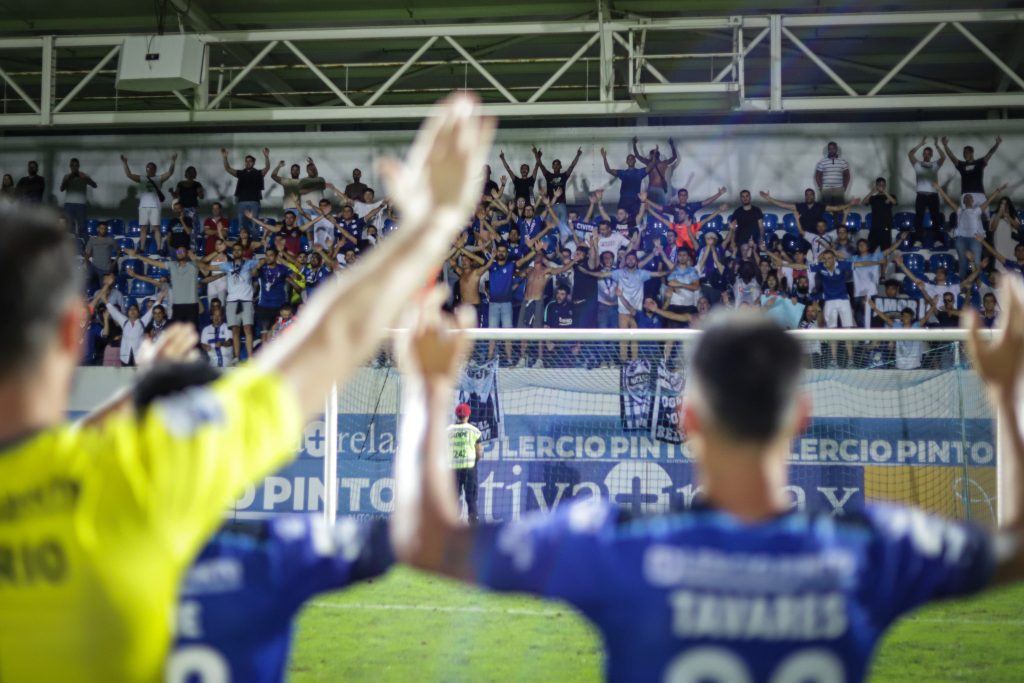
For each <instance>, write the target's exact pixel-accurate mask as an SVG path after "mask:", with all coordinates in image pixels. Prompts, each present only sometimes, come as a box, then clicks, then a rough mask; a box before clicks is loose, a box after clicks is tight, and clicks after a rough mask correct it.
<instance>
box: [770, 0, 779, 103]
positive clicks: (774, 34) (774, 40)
mask: <svg viewBox="0 0 1024 683" xmlns="http://www.w3.org/2000/svg"><path fill="white" fill-rule="evenodd" d="M768 30H769V31H770V32H771V69H772V70H771V95H770V100H771V103H770V104H769V107H768V108H769V110H771V111H782V15H781V14H773V15H771V16H770V17H768Z"/></svg>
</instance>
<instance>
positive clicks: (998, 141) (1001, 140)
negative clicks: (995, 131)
mask: <svg viewBox="0 0 1024 683" xmlns="http://www.w3.org/2000/svg"><path fill="white" fill-rule="evenodd" d="M1002 142H1003V136H1002V135H997V136H996V144H997V145H999V144H1002Z"/></svg>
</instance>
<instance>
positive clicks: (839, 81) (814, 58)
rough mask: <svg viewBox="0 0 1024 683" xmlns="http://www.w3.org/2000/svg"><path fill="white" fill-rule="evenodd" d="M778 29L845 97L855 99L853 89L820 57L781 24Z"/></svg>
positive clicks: (855, 94) (855, 93)
mask: <svg viewBox="0 0 1024 683" xmlns="http://www.w3.org/2000/svg"><path fill="white" fill-rule="evenodd" d="M780 27H781V28H782V32H783V33H784V34H786V37H787V38H789V39H790V40H791V41H793V44H794V45H796V46H797V47H798V48H800V51H801V52H803V53H804V54H805V55H807V58H808V59H810V60H811V61H812V62H814V64H815V65H816V66H817V67H818V68H819V69H821V70H822V71H824V72H825V75H826V76H828V77H829V78H831V79H832V81H833V82H834V83H835V84H836V85H838V86H839V87H840V88H842V89H843V90H844V91H846V94H847V95H849V96H850V97H856V96H857V91H856V90H854V89H853V88H851V87H850V86H849V85H848V84H847V83H846V81H844V80H843V79H842V78H840V77H839V74H837V73H836V72H835V71H833V70H832V67H830V66H829V65H828V64H826V63H825V62H824V60H822V58H821V57H819V56H818V55H816V54H814V52H812V51H811V48H809V47H807V46H806V45H804V43H803V41H802V40H800V39H799V38H797V37H796V36H795V35H794V34H793V32H792V31H790V30H789V29H788V28H786V27H785V26H782V25H781V24H780Z"/></svg>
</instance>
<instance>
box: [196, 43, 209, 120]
mask: <svg viewBox="0 0 1024 683" xmlns="http://www.w3.org/2000/svg"><path fill="white" fill-rule="evenodd" d="M209 104H210V48H209V47H208V46H207V45H206V44H205V43H204V44H203V66H202V69H201V71H200V76H199V85H197V86H196V87H195V88H194V89H193V91H192V109H193V110H195V111H203V110H204V109H206V108H207V107H208V106H209Z"/></svg>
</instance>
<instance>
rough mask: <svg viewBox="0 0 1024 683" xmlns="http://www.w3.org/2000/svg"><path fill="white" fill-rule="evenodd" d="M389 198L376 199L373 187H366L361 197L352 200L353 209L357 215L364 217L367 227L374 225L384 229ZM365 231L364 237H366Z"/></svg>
mask: <svg viewBox="0 0 1024 683" xmlns="http://www.w3.org/2000/svg"><path fill="white" fill-rule="evenodd" d="M387 204H388V200H387V198H384V199H377V200H375V199H374V195H373V188H369V187H368V188H366V190H365V191H364V192H363V196H362V198H361V199H353V200H352V209H353V210H354V211H355V212H356V215H357V216H359V217H360V218H362V219H363V223H364V224H365V225H366V227H369V226H371V225H374V226H376V227H377V230H383V229H384V209H385V208H387ZM365 236H366V235H365V232H364V234H363V235H362V237H364V238H365Z"/></svg>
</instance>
